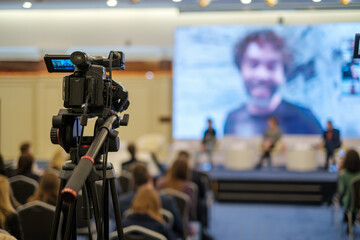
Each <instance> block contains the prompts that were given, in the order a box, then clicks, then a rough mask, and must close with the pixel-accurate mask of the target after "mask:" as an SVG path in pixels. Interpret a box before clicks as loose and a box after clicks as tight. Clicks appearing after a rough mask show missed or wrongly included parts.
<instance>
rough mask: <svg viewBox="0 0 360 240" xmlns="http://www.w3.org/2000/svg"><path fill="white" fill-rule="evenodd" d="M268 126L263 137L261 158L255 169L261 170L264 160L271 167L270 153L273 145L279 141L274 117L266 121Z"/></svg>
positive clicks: (278, 130)
mask: <svg viewBox="0 0 360 240" xmlns="http://www.w3.org/2000/svg"><path fill="white" fill-rule="evenodd" d="M268 126H269V127H268V129H266V131H265V133H264V136H263V141H262V144H261V157H260V160H259V163H258V164H257V166H256V168H261V166H262V164H263V162H264V160H265V159H268V163H269V165H270V166H271V151H272V150H273V149H274V147H275V144H276V143H277V142H278V141H279V140H280V139H281V130H280V129H279V127H278V122H277V120H276V118H275V117H270V118H269V119H268Z"/></svg>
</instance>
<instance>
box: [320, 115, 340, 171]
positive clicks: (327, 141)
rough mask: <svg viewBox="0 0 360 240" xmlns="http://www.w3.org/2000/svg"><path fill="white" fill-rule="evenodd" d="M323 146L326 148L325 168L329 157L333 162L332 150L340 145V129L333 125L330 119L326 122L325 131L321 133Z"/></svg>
mask: <svg viewBox="0 0 360 240" xmlns="http://www.w3.org/2000/svg"><path fill="white" fill-rule="evenodd" d="M323 146H324V147H325V149H326V159H325V165H324V169H325V170H327V169H328V167H329V160H330V158H331V159H332V160H333V163H334V164H335V157H334V151H335V150H336V149H337V148H340V147H341V140H340V131H339V130H338V129H335V128H334V127H333V124H332V122H331V121H328V122H327V131H324V133H323Z"/></svg>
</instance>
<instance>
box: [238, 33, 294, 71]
mask: <svg viewBox="0 0 360 240" xmlns="http://www.w3.org/2000/svg"><path fill="white" fill-rule="evenodd" d="M251 43H256V44H257V45H258V46H260V47H264V46H266V45H270V46H271V47H272V48H273V50H275V51H276V52H279V53H280V54H281V56H282V63H283V64H284V72H285V74H287V73H288V72H289V70H290V68H291V67H290V66H291V65H292V62H293V57H292V54H291V51H289V49H288V48H287V46H286V43H285V40H284V39H283V38H281V37H279V36H278V35H276V34H275V33H274V32H273V31H271V30H261V31H257V32H253V33H251V34H249V35H247V36H246V38H245V39H243V40H241V41H240V42H239V43H238V44H237V45H236V46H235V63H236V65H237V66H238V67H239V68H241V64H242V60H243V57H244V54H245V52H246V50H247V48H248V46H249V45H250V44H251Z"/></svg>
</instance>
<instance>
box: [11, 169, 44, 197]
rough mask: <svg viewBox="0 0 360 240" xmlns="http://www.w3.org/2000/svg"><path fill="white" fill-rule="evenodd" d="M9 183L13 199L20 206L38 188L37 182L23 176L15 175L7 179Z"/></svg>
mask: <svg viewBox="0 0 360 240" xmlns="http://www.w3.org/2000/svg"><path fill="white" fill-rule="evenodd" d="M9 182H10V186H11V189H12V191H13V193H14V197H15V199H16V200H17V201H18V202H19V203H20V204H25V203H26V202H27V200H28V198H29V197H30V196H31V195H33V194H34V192H35V191H36V189H37V188H38V187H39V184H38V182H37V181H35V180H34V179H32V178H29V177H26V176H23V175H16V176H14V177H11V178H9Z"/></svg>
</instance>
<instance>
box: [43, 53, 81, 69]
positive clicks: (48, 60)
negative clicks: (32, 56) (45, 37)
mask: <svg viewBox="0 0 360 240" xmlns="http://www.w3.org/2000/svg"><path fill="white" fill-rule="evenodd" d="M44 59H45V64H46V67H47V69H48V71H49V72H74V70H75V65H74V64H73V63H72V62H71V60H70V55H45V57H44Z"/></svg>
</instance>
